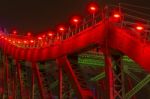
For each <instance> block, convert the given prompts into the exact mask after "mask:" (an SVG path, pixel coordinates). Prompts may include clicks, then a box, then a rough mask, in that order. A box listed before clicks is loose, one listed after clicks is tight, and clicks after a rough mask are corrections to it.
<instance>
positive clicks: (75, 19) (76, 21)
mask: <svg viewBox="0 0 150 99" xmlns="http://www.w3.org/2000/svg"><path fill="white" fill-rule="evenodd" d="M70 22H71V24H73V25H78V24H79V23H80V22H81V17H79V16H74V17H72V19H71V21H70Z"/></svg>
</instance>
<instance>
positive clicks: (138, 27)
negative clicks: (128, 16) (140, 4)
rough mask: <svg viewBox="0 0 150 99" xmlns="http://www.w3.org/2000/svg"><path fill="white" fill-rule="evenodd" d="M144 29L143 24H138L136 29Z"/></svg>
mask: <svg viewBox="0 0 150 99" xmlns="http://www.w3.org/2000/svg"><path fill="white" fill-rule="evenodd" d="M143 29H144V27H143V26H140V25H138V26H136V30H138V31H142V30H143Z"/></svg>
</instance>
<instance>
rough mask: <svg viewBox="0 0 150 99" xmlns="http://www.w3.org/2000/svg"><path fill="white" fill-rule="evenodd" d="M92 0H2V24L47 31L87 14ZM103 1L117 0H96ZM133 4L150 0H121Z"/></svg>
mask: <svg viewBox="0 0 150 99" xmlns="http://www.w3.org/2000/svg"><path fill="white" fill-rule="evenodd" d="M89 1H92V0H1V2H0V25H1V26H5V27H6V28H7V29H8V30H10V29H13V28H17V30H18V31H19V32H22V33H23V32H28V31H31V32H34V33H38V32H41V31H47V30H50V29H51V28H54V27H55V25H57V24H59V23H61V22H67V21H68V18H69V17H70V16H71V15H73V14H75V13H81V14H82V15H85V8H86V5H87V2H89ZM95 1H97V2H98V3H99V4H100V5H101V4H102V2H104V1H105V2H114V1H115V0H95ZM120 2H127V3H131V4H139V5H144V6H150V0H120Z"/></svg>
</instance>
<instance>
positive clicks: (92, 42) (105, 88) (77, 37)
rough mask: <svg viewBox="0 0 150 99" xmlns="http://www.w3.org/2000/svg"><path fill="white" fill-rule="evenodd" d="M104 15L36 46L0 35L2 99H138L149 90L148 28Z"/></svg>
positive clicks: (24, 39)
mask: <svg viewBox="0 0 150 99" xmlns="http://www.w3.org/2000/svg"><path fill="white" fill-rule="evenodd" d="M105 11H106V12H105V13H104V14H103V15H102V16H101V14H100V13H98V14H96V15H95V16H89V17H86V18H85V20H84V22H83V24H81V25H80V26H79V27H77V28H76V29H74V30H71V29H68V31H67V33H65V34H63V35H62V34H57V35H53V37H49V36H46V37H45V38H42V39H40V40H39V39H37V37H30V38H29V37H27V36H21V35H12V34H11V35H10V34H6V33H4V32H3V31H1V34H0V48H1V49H0V52H1V53H0V64H1V65H0V97H1V98H0V99H131V98H132V99H136V98H137V99H138V97H136V96H135V94H136V93H137V92H140V90H141V89H142V88H143V87H144V86H146V85H147V88H150V87H148V86H149V85H148V83H149V82H150V75H149V74H148V72H150V60H149V59H150V44H149V36H148V34H149V29H150V27H149V25H148V24H145V25H144V26H145V27H146V28H145V30H144V31H142V32H141V31H140V32H139V31H136V30H135V29H134V28H133V27H131V26H132V25H131V24H132V23H133V22H132V21H133V20H135V19H134V18H133V16H131V15H130V16H129V15H124V19H121V20H120V19H119V21H118V19H115V17H112V16H111V15H110V14H108V13H107V9H105ZM126 19H127V20H126ZM137 20H139V19H137ZM142 21H143V20H142ZM143 34H146V36H145V35H143ZM92 62H93V63H92ZM135 64H136V65H135ZM137 64H138V65H137ZM138 66H139V67H138ZM141 68H142V69H141ZM139 72H143V73H142V74H140V75H139ZM147 99H148V98H147Z"/></svg>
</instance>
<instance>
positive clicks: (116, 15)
mask: <svg viewBox="0 0 150 99" xmlns="http://www.w3.org/2000/svg"><path fill="white" fill-rule="evenodd" d="M113 17H114V18H120V17H121V16H120V14H119V13H115V14H114V15H113Z"/></svg>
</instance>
